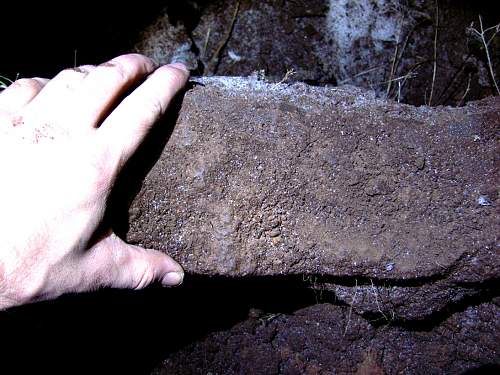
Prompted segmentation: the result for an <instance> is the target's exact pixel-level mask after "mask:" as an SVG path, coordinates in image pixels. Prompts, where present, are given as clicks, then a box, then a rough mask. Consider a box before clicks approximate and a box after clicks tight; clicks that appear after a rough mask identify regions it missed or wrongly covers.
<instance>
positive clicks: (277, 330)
mask: <svg viewBox="0 0 500 375" xmlns="http://www.w3.org/2000/svg"><path fill="white" fill-rule="evenodd" d="M252 313H253V314H252V316H251V317H250V318H249V319H248V320H246V321H245V322H242V323H239V324H237V325H236V326H234V327H233V328H232V329H231V330H229V331H225V332H216V333H212V334H210V335H208V336H207V337H206V338H205V339H204V340H202V341H200V342H198V343H196V344H192V345H189V346H187V347H186V348H184V349H183V350H182V351H180V352H178V353H175V354H173V355H172V356H170V357H169V358H168V359H167V360H165V361H164V362H163V363H162V365H161V366H160V367H159V368H158V369H157V370H156V371H155V372H154V374H162V375H163V374H165V375H166V374H201V373H204V374H206V373H212V374H437V373H446V374H459V373H462V372H463V371H464V370H465V369H468V368H470V369H475V370H476V371H477V372H478V373H480V372H481V371H484V372H487V371H492V372H493V371H494V370H496V371H498V369H499V368H498V367H495V366H494V365H489V364H491V363H495V361H498V352H497V351H498V339H499V338H500V337H499V335H498V331H499V329H500V326H499V323H498V305H496V304H491V303H485V304H482V305H480V306H478V307H469V308H467V309H466V310H465V311H463V312H461V313H456V314H453V315H451V316H450V317H448V318H447V319H446V320H444V321H443V322H442V323H441V324H439V325H437V326H436V327H433V329H432V330H430V331H412V330H407V329H403V328H400V327H393V326H391V325H387V326H384V327H380V328H374V327H373V325H371V324H370V322H369V321H366V320H364V319H362V318H360V317H359V316H357V315H351V314H350V310H349V308H347V307H338V306H333V305H329V304H318V305H315V306H311V307H308V308H305V309H302V310H299V311H297V312H295V314H293V315H279V314H264V315H262V314H260V315H259V313H260V312H259V311H253V312H252Z"/></svg>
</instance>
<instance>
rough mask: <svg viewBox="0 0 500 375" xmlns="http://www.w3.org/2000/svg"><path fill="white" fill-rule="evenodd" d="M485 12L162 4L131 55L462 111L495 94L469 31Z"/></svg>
mask: <svg viewBox="0 0 500 375" xmlns="http://www.w3.org/2000/svg"><path fill="white" fill-rule="evenodd" d="M238 4H239V6H238ZM436 4H438V6H437V7H436ZM492 7H493V3H492V2H489V1H484V0H482V1H475V2H470V1H462V0H461V1H456V0H440V1H439V2H436V1H435V0H357V1H352V0H330V1H328V0H294V1H287V0H264V1H262V0H241V1H236V0H220V1H201V0H188V1H185V2H171V3H170V4H168V5H167V6H166V7H165V9H164V10H163V11H162V12H160V13H159V14H158V16H157V19H156V21H154V22H152V23H151V24H150V25H149V26H148V27H146V28H145V30H144V32H143V33H142V34H141V36H140V37H138V38H137V41H136V44H135V47H134V48H135V49H136V50H137V51H138V52H141V53H145V54H147V55H150V56H152V57H154V58H155V59H157V60H158V61H160V62H162V63H168V62H170V61H171V60H172V59H173V60H182V61H185V62H187V63H188V65H189V66H190V68H191V69H192V70H193V71H194V72H196V73H197V74H203V75H225V76H233V75H234V76H247V75H251V74H252V73H253V72H255V71H259V72H261V74H265V75H266V76H267V77H268V78H269V79H270V80H273V81H280V80H282V79H283V78H284V77H285V75H286V73H287V71H290V70H291V69H293V70H294V72H295V74H294V75H292V76H290V75H288V76H287V80H289V81H290V80H291V81H293V80H297V81H303V82H307V83H310V84H315V85H325V84H333V85H337V84H338V85H343V84H353V85H356V86H359V87H365V88H369V89H372V90H374V91H375V92H376V93H377V95H378V96H379V97H384V98H386V97H388V98H394V99H397V100H400V101H403V102H407V103H412V104H417V105H420V104H424V103H426V104H428V103H429V102H431V104H432V105H440V104H447V105H448V104H452V105H461V104H463V103H464V102H465V101H468V100H475V99H478V98H483V97H485V96H489V95H491V94H492V93H493V92H494V90H493V91H492V89H493V81H492V78H491V75H490V73H489V70H488V62H487V58H486V54H485V51H484V48H483V46H482V44H481V41H480V40H479V39H478V38H477V37H475V36H474V35H473V33H472V32H471V31H470V27H471V24H472V23H473V22H474V25H473V27H474V28H476V29H479V28H480V26H479V15H482V17H483V21H484V28H487V27H489V26H493V25H496V24H497V23H499V22H500V19H499V18H498V13H497V12H495V11H494V9H493V8H492ZM436 31H437V33H436ZM492 35H493V31H490V32H488V38H489V37H491V36H492ZM499 43H500V37H498V36H497V38H495V39H493V40H492V43H491V45H490V50H491V59H492V60H491V61H492V66H493V69H494V71H495V74H496V76H499V74H500V71H499V67H500V56H499V55H498V51H499V48H498V45H499ZM434 57H436V64H435V65H434V61H435V59H434ZM434 68H436V69H435V73H436V74H434ZM431 92H432V94H431ZM431 96H432V97H431Z"/></svg>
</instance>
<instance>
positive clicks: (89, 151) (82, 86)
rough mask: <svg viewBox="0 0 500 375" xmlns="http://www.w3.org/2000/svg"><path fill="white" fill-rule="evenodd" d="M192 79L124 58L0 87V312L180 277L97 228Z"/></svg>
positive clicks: (157, 255)
mask: <svg viewBox="0 0 500 375" xmlns="http://www.w3.org/2000/svg"><path fill="white" fill-rule="evenodd" d="M188 76H189V73H188V71H187V70H186V68H185V67H184V66H183V65H182V64H172V65H166V66H162V67H157V66H156V65H155V64H154V63H153V62H152V61H151V60H150V59H148V58H147V57H144V56H142V55H137V54H130V55H123V56H119V57H117V58H115V59H113V60H111V61H109V62H107V63H104V64H102V65H99V66H90V65H87V66H82V67H79V68H75V69H68V70H64V71H62V72H61V73H59V74H58V75H57V76H56V77H54V78H53V79H51V80H46V79H41V78H33V79H21V80H18V81H16V82H14V83H13V84H12V85H11V86H9V87H8V88H7V89H5V90H3V91H2V92H0V176H1V177H0V310H3V309H7V308H10V307H13V306H19V305H23V304H27V303H31V302H35V301H40V300H48V299H53V298H56V297H58V296H60V295H62V294H65V293H70V292H85V291H91V290H95V289H98V288H101V287H112V288H131V289H142V288H144V287H146V286H147V285H149V284H151V283H153V282H155V281H158V282H160V283H161V284H162V285H164V286H174V285H178V284H180V283H181V282H182V279H183V275H184V273H183V270H182V268H181V266H180V265H179V264H178V263H176V262H175V261H174V260H173V259H172V258H170V257H168V256H167V255H165V254H164V253H161V252H159V251H156V250H154V249H143V248H140V247H138V246H133V245H130V244H127V243H125V242H124V241H123V240H122V239H120V238H119V237H118V236H116V235H115V234H114V233H113V232H112V230H111V228H103V227H102V225H103V217H104V213H105V212H106V204H107V199H108V197H109V194H110V191H111V189H112V188H113V186H114V183H115V181H116V178H117V176H118V175H119V173H120V171H121V169H122V167H123V165H124V164H125V163H126V161H127V160H128V159H129V158H130V157H131V155H133V154H134V152H135V151H136V150H137V147H138V146H139V145H140V143H141V142H142V141H143V139H144V137H145V136H146V134H147V133H148V132H149V130H150V129H151V128H152V126H153V125H154V124H155V123H156V122H157V120H158V119H160V118H161V116H162V115H163V114H164V112H165V110H166V109H167V107H168V105H169V103H170V102H171V100H172V99H173V97H174V96H175V95H176V94H177V93H178V92H179V91H180V90H181V89H182V87H183V86H184V85H185V83H186V81H187V79H188ZM125 93H128V94H127V96H126V97H125V98H123V95H124V94H125Z"/></svg>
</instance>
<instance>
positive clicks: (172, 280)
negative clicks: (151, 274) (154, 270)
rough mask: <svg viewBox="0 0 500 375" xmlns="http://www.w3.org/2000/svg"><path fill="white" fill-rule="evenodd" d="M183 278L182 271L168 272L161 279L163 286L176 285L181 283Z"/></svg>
mask: <svg viewBox="0 0 500 375" xmlns="http://www.w3.org/2000/svg"><path fill="white" fill-rule="evenodd" d="M182 280H184V272H169V273H167V274H166V275H165V276H164V277H163V280H162V281H161V283H162V285H163V286H176V285H180V284H182Z"/></svg>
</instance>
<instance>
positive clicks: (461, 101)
mask: <svg viewBox="0 0 500 375" xmlns="http://www.w3.org/2000/svg"><path fill="white" fill-rule="evenodd" d="M471 79H472V74H470V73H469V80H468V81H467V88H466V89H465V92H464V96H462V99H460V101H459V102H458V106H461V105H462V104H463V103H464V101H465V97H466V96H467V94H468V93H469V90H470V81H471Z"/></svg>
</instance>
